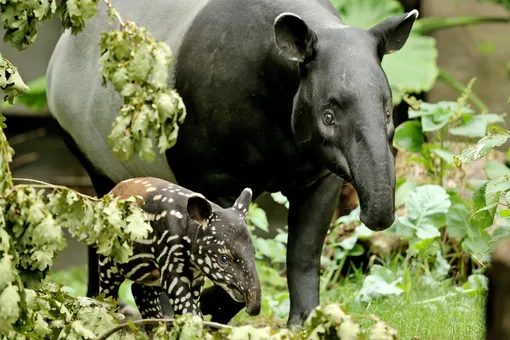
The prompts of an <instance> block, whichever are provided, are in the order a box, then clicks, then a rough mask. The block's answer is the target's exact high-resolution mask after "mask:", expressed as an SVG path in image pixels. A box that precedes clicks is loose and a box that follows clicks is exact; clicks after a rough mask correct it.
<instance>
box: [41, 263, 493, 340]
mask: <svg viewBox="0 0 510 340" xmlns="http://www.w3.org/2000/svg"><path fill="white" fill-rule="evenodd" d="M365 278H366V275H363V274H360V273H357V274H355V275H350V277H349V278H348V279H345V280H342V281H340V282H339V283H337V284H335V285H333V286H332V287H329V288H328V289H325V288H324V287H323V289H322V291H321V301H322V303H339V304H341V305H343V306H344V307H345V309H346V311H347V312H348V313H349V314H352V315H364V314H374V315H377V316H378V317H379V318H380V319H381V320H383V321H385V322H386V323H388V324H389V325H390V326H391V327H393V328H395V329H397V330H398V333H399V338H400V339H413V340H425V339H427V340H429V339H440V340H441V339H445V340H455V339H459V340H460V339H462V340H464V339H483V336H484V304H485V291H484V290H477V289H470V290H462V289H459V288H457V287H456V286H455V285H454V284H453V283H452V281H451V280H448V279H447V280H444V281H442V282H438V283H435V284H433V285H432V286H431V285H427V284H424V281H425V280H423V278H422V277H420V276H418V275H416V274H414V275H411V277H410V278H408V279H407V280H408V281H406V282H405V285H401V286H402V287H404V286H405V289H404V291H403V292H402V293H401V294H400V295H390V296H385V297H380V298H375V299H373V300H372V301H370V302H368V303H366V302H361V301H358V300H357V299H356V296H357V294H358V292H359V291H360V289H361V288H362V286H363V280H364V279H365ZM49 279H50V280H52V281H54V282H58V283H61V284H63V285H65V286H67V287H70V291H71V292H72V293H73V294H74V295H85V294H86V280H87V268H86V267H85V266H80V267H71V268H69V269H67V270H62V271H56V272H54V273H52V274H51V276H50V278H49ZM120 295H121V298H123V299H124V301H126V302H127V303H129V304H131V305H133V306H135V304H134V300H133V298H132V295H131V291H130V283H129V282H125V283H124V284H123V285H122V287H121V290H120ZM263 295H264V301H263V309H262V313H261V315H259V316H257V317H250V316H249V315H248V314H246V313H245V312H244V311H242V312H240V313H239V314H238V315H237V316H236V317H235V318H234V319H233V320H232V321H231V322H230V324H231V325H242V324H247V323H250V324H253V325H256V326H267V325H269V326H271V327H274V328H280V327H285V325H286V322H287V315H288V310H289V301H288V292H287V290H286V289H282V287H279V288H278V289H275V288H274V287H270V286H263ZM359 322H360V324H361V326H362V328H364V329H365V330H366V329H368V327H369V326H370V325H371V323H370V322H368V321H363V320H362V319H361V318H360V320H359Z"/></svg>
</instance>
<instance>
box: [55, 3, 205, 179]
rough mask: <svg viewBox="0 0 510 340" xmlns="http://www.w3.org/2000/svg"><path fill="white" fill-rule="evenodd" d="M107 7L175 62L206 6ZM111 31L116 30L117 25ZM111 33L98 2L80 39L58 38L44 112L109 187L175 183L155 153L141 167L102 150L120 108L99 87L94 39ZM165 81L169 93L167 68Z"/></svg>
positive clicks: (109, 90)
mask: <svg viewBox="0 0 510 340" xmlns="http://www.w3.org/2000/svg"><path fill="white" fill-rule="evenodd" d="M112 2H113V4H114V5H115V6H116V8H117V9H118V11H119V13H121V15H122V16H123V17H124V18H125V19H127V20H132V21H134V22H135V23H136V24H137V25H139V26H144V27H146V28H147V29H148V30H149V31H150V32H151V33H152V34H153V35H154V36H155V38H156V39H159V40H164V41H166V43H167V44H168V45H169V46H170V48H171V49H172V52H173V54H174V57H175V56H176V55H177V54H178V50H179V45H180V42H181V41H182V38H183V35H184V33H185V32H186V31H187V28H188V26H189V24H190V23H191V21H192V20H193V18H194V16H195V15H196V13H197V12H199V11H200V9H201V8H202V7H203V6H204V5H205V4H206V3H207V2H208V0H192V1H190V0H172V1H168V0H151V1H150V2H146V1H139V0H114V1H112ZM115 28H118V24H117V23H115ZM111 29H112V26H110V25H109V23H108V17H107V14H106V7H105V4H104V3H103V2H102V1H101V2H99V13H97V14H96V15H95V16H94V17H93V18H92V19H91V21H90V22H89V23H88V24H87V26H86V27H85V29H84V30H83V31H82V32H81V33H79V34H78V35H76V36H73V35H71V33H70V31H69V30H68V31H66V32H65V33H64V34H63V35H62V36H61V38H60V40H59V41H58V44H57V46H56V47H55V50H54V52H53V55H52V57H51V60H50V64H49V67H48V71H47V93H48V105H49V108H50V111H51V113H52V114H53V116H54V117H55V118H56V119H57V121H58V122H59V124H60V125H61V126H62V127H63V128H64V130H66V131H67V132H68V133H69V134H70V135H71V136H72V137H73V139H74V140H75V142H76V143H77V144H78V146H79V148H80V150H81V151H82V152H83V153H84V154H85V156H86V157H87V158H88V159H89V160H90V161H91V162H92V164H93V165H94V166H95V167H96V168H97V169H99V170H100V171H102V172H104V173H105V174H107V176H108V177H110V179H112V180H113V181H114V182H120V181H121V180H124V179H127V178H130V177H134V176H138V177H141V176H149V175H152V176H155V177H159V178H163V179H166V180H169V181H172V182H175V178H174V176H173V173H172V171H171V170H170V168H169V167H168V165H167V163H166V160H165V158H164V156H163V155H161V154H159V153H158V154H157V155H158V156H157V158H156V161H155V162H153V163H147V162H143V161H141V160H139V159H138V157H134V158H133V160H132V161H130V162H120V161H118V160H116V159H115V158H114V157H113V154H112V151H111V149H110V147H109V146H108V144H107V136H108V134H109V133H110V131H111V129H112V123H113V121H114V120H115V117H116V116H117V114H118V112H119V108H120V106H121V105H122V101H121V99H120V96H119V95H118V94H117V93H116V92H115V91H114V90H113V87H112V86H111V85H110V84H108V88H104V87H102V86H101V82H102V80H101V77H100V75H99V64H98V60H99V58H100V51H99V45H98V43H99V40H100V33H101V32H106V31H109V30H111ZM169 81H170V84H169V85H170V86H171V87H173V81H174V79H173V68H172V70H171V71H170V77H169Z"/></svg>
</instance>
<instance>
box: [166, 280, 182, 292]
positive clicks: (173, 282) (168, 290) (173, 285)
mask: <svg viewBox="0 0 510 340" xmlns="http://www.w3.org/2000/svg"><path fill="white" fill-rule="evenodd" d="M177 281H179V278H177V277H174V279H173V280H172V283H170V287H168V289H167V292H171V291H172V290H173V289H174V287H175V285H176V284H177Z"/></svg>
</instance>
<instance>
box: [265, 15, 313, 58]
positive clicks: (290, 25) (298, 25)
mask: <svg viewBox="0 0 510 340" xmlns="http://www.w3.org/2000/svg"><path fill="white" fill-rule="evenodd" d="M274 39H275V43H276V46H277V47H278V50H279V51H280V52H281V54H283V55H284V56H285V57H286V58H287V59H290V60H293V61H299V62H304V61H305V60H310V59H312V58H313V56H314V55H315V43H316V42H317V35H316V34H315V32H313V31H312V30H311V29H310V27H308V25H307V24H306V23H305V22H304V21H303V20H302V19H301V18H300V17H299V16H297V15H296V14H293V13H288V12H285V13H282V14H280V15H278V16H277V17H276V19H275V21H274Z"/></svg>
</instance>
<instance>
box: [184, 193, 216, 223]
mask: <svg viewBox="0 0 510 340" xmlns="http://www.w3.org/2000/svg"><path fill="white" fill-rule="evenodd" d="M187 211H188V216H189V217H190V218H191V219H192V220H193V221H195V222H197V223H198V224H199V225H201V226H206V225H207V219H208V218H209V216H211V214H212V207H211V204H210V203H209V201H207V200H206V199H205V198H204V197H203V196H200V195H193V196H191V197H189V198H188V206H187Z"/></svg>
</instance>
